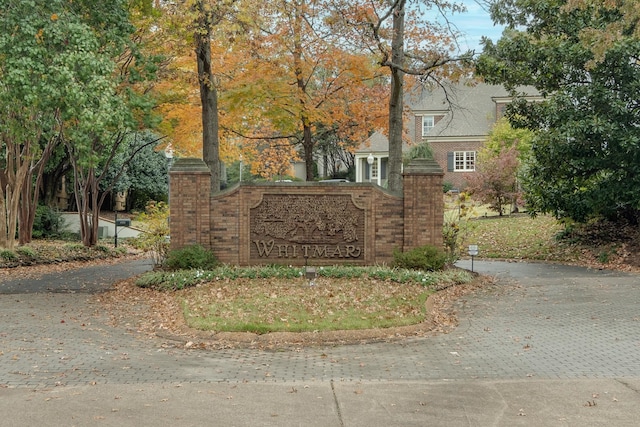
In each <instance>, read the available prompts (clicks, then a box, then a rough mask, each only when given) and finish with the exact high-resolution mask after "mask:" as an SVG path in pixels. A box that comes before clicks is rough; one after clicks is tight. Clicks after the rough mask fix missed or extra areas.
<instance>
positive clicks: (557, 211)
mask: <svg viewBox="0 0 640 427" xmlns="http://www.w3.org/2000/svg"><path fill="white" fill-rule="evenodd" d="M634 3H635V5H636V7H637V2H634V1H630V2H629V1H620V2H595V1H589V0H584V1H577V0H576V1H571V2H557V1H533V0H502V1H498V2H496V4H495V7H494V8H492V16H493V18H494V20H496V21H498V22H500V23H503V24H506V25H507V30H506V31H505V33H504V35H503V37H502V38H501V39H500V40H498V42H497V43H496V44H493V43H492V42H491V41H488V40H487V41H486V42H485V50H484V54H483V55H482V56H481V57H480V60H479V64H478V71H479V72H480V73H481V74H482V75H483V76H484V77H485V79H486V80H487V81H489V82H490V83H496V84H504V85H505V86H506V87H507V88H510V89H514V88H516V87H517V86H519V85H533V86H535V87H536V89H537V90H538V91H539V92H540V93H541V94H543V95H544V96H545V99H544V100H542V101H541V102H534V103H523V102H517V103H515V104H514V105H512V108H510V109H509V110H508V116H509V118H510V121H511V123H512V124H513V125H515V126H516V127H524V128H528V129H531V130H533V131H534V132H535V136H534V139H533V142H532V162H531V163H530V167H529V168H528V172H527V174H526V176H525V177H526V179H525V181H524V183H523V184H524V186H525V190H526V193H527V204H528V207H529V209H530V211H531V212H533V213H539V212H548V213H552V214H554V215H555V216H557V217H559V218H568V219H572V220H575V221H587V220H589V219H592V218H606V219H612V220H620V219H624V220H628V221H631V222H638V221H639V220H640V214H639V213H640V204H639V202H638V201H639V200H640V191H639V189H640V181H639V179H640V178H639V177H640V170H639V169H638V165H639V164H640V147H639V144H640V143H639V141H640V131H639V129H640V108H638V99H640V89H639V86H638V84H637V82H638V81H640V67H638V64H639V62H638V61H639V58H638V52H640V38H639V37H638V36H637V26H638V21H637V19H635V18H631V19H629V17H628V16H627V15H626V13H627V12H628V11H629V7H630V5H633V4H634ZM631 16H637V9H636V11H635V12H633V11H631ZM614 29H617V30H614ZM608 32H612V33H615V34H612V37H614V38H615V41H613V39H612V40H611V42H610V43H606V44H605V45H604V47H603V50H602V51H601V52H598V49H599V48H594V46H592V45H591V43H590V42H588V40H593V39H590V38H589V37H590V36H589V35H591V36H594V37H595V36H596V35H600V37H608V36H606V33H608ZM585 37H586V38H585Z"/></svg>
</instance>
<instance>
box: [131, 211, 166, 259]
mask: <svg viewBox="0 0 640 427" xmlns="http://www.w3.org/2000/svg"><path fill="white" fill-rule="evenodd" d="M136 221H139V222H140V224H141V227H142V228H143V229H144V231H145V232H144V233H140V235H139V236H138V237H136V238H134V239H132V240H131V244H132V245H133V246H134V247H136V248H138V249H142V250H143V251H145V252H148V253H150V254H151V257H152V259H153V264H154V265H156V266H160V265H163V264H165V263H166V261H167V255H168V254H169V206H168V205H167V204H166V203H164V202H154V201H151V202H149V203H147V207H146V209H145V212H144V213H141V214H139V215H138V216H137V217H136Z"/></svg>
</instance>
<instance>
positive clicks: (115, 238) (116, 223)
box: [113, 207, 118, 248]
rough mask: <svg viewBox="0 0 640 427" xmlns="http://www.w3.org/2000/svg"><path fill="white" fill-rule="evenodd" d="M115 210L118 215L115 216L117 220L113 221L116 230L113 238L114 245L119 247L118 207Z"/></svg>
mask: <svg viewBox="0 0 640 427" xmlns="http://www.w3.org/2000/svg"><path fill="white" fill-rule="evenodd" d="M114 212H115V215H116V217H115V220H114V222H113V225H114V227H115V230H116V231H115V236H114V238H113V246H114V247H116V248H117V247H118V209H117V207H116V209H115V210H114Z"/></svg>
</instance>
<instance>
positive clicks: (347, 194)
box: [170, 159, 444, 265]
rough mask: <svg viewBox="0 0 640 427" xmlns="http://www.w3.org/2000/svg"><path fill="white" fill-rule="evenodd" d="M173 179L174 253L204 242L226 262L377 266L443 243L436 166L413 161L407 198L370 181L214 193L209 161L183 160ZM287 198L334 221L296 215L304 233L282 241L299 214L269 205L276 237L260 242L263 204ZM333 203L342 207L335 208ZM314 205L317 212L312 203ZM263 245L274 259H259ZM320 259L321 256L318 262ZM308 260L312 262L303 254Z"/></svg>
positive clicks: (408, 171)
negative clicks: (285, 225)
mask: <svg viewBox="0 0 640 427" xmlns="http://www.w3.org/2000/svg"><path fill="white" fill-rule="evenodd" d="M170 174H171V176H170V182H171V194H170V196H171V198H170V202H171V248H172V249H177V248H180V247H183V246H185V245H190V244H196V243H197V244H201V245H203V246H204V247H206V248H209V249H211V250H212V251H213V252H214V253H215V255H216V257H217V258H218V259H219V260H220V261H222V262H224V263H228V264H233V265H249V264H258V263H283V264H291V265H304V264H306V263H309V264H314V265H328V264H337V263H348V264H352V265H374V264H377V263H388V262H390V261H392V259H393V250H394V249H400V250H407V249H410V248H412V247H415V246H419V245H424V244H434V245H442V222H443V214H444V211H443V210H444V204H443V198H442V175H443V173H442V171H441V170H440V169H439V168H438V166H437V165H436V164H435V163H434V162H433V161H431V162H430V163H429V164H428V165H425V164H424V162H423V163H420V161H416V162H412V163H411V164H410V165H409V166H408V167H407V168H406V169H405V173H404V179H405V183H404V187H405V188H404V192H405V196H404V197H399V196H396V195H393V194H391V193H389V192H386V191H385V190H383V189H381V188H380V187H377V186H375V185H371V184H370V183H307V182H301V183H295V182H294V183H261V184H244V183H243V184H241V185H236V186H234V187H232V188H230V189H228V190H226V191H224V192H220V193H217V194H214V195H211V194H210V191H209V189H210V183H209V179H210V175H209V173H208V170H207V169H206V166H205V165H204V163H203V162H202V161H201V160H197V159H179V160H178V161H176V163H175V164H174V166H173V167H172V169H171V173H170ZM288 198H290V199H291V200H293V201H297V202H300V201H309V200H312V201H313V200H318V205H317V206H318V207H317V210H318V211H321V210H322V209H325V210H326V211H327V212H328V213H327V212H325V213H324V215H325V216H326V215H329V217H331V218H333V219H330V220H327V221H325V222H326V223H325V224H320V225H318V224H316V222H319V220H318V221H316V220H315V219H314V212H313V211H310V212H309V211H308V212H307V213H304V214H301V215H298V216H296V215H293V216H294V217H295V221H297V222H298V223H300V224H301V227H300V228H301V229H302V231H300V230H298V229H297V228H296V230H295V231H287V233H288V234H287V235H286V236H282V235H280V236H279V235H278V232H279V231H280V230H278V226H280V223H281V222H284V221H285V219H286V218H288V217H289V216H291V212H290V211H294V209H293V208H292V207H291V208H290V207H288V206H280V207H278V206H275V207H272V206H267V207H268V208H273V209H275V210H274V212H275V213H274V216H273V221H272V223H269V224H271V225H273V226H274V230H275V231H272V232H271V234H268V233H267V234H265V236H266V237H263V238H262V240H261V241H260V240H257V239H256V237H255V235H256V229H255V228H256V225H255V221H256V219H255V217H256V215H257V212H262V211H260V208H261V207H264V206H265V205H264V204H265V203H275V202H273V200H285V201H286V200H289V199H288ZM333 200H335V201H336V206H337V207H332V206H330V205H331V203H332V201H333ZM311 203H312V204H311V207H312V210H313V207H314V206H315V205H314V204H313V203H314V202H311ZM327 205H329V206H327ZM343 207H344V209H345V215H350V218H352V219H353V222H352V225H353V226H354V227H353V228H354V230H352V231H353V233H351V234H349V238H348V239H347V241H344V242H343V241H340V236H341V235H342V236H344V234H345V229H346V228H348V226H349V224H346V222H344V221H343V222H341V220H342V219H343V218H341V217H340V215H339V210H341V209H343ZM265 209H266V208H265ZM265 209H263V211H265ZM307 209H308V206H307ZM332 209H333V210H332ZM347 210H348V211H349V213H347ZM267 212H268V210H267ZM252 215H253V217H252ZM252 221H253V225H252ZM327 224H328V225H327ZM305 227H306V229H305ZM305 231H306V232H307V233H310V234H308V237H309V239H311V240H310V241H309V242H305V241H302V236H304V235H305ZM296 233H297V234H296ZM314 233H315V234H314ZM323 233H324V234H323ZM274 236H275V237H274ZM296 239H297V240H296ZM329 241H330V242H329ZM328 242H329V243H328ZM260 244H261V245H262V247H261V249H262V251H263V252H265V251H266V250H267V249H268V250H269V251H270V254H271V255H270V256H271V258H268V259H267V258H266V257H265V258H259V257H257V256H256V252H257V247H258V246H259V245H260ZM265 245H266V246H265ZM317 253H321V254H322V255H324V256H320V255H319V256H315V254H317ZM305 254H306V255H308V256H303V255H305Z"/></svg>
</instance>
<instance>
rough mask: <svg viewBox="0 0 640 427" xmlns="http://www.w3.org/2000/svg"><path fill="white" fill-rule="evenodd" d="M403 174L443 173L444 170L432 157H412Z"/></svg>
mask: <svg viewBox="0 0 640 427" xmlns="http://www.w3.org/2000/svg"><path fill="white" fill-rule="evenodd" d="M403 175H444V171H443V170H442V168H441V167H440V165H439V164H438V162H436V161H435V160H434V159H412V160H411V161H409V164H408V165H407V166H406V167H405V168H404V173H403Z"/></svg>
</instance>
